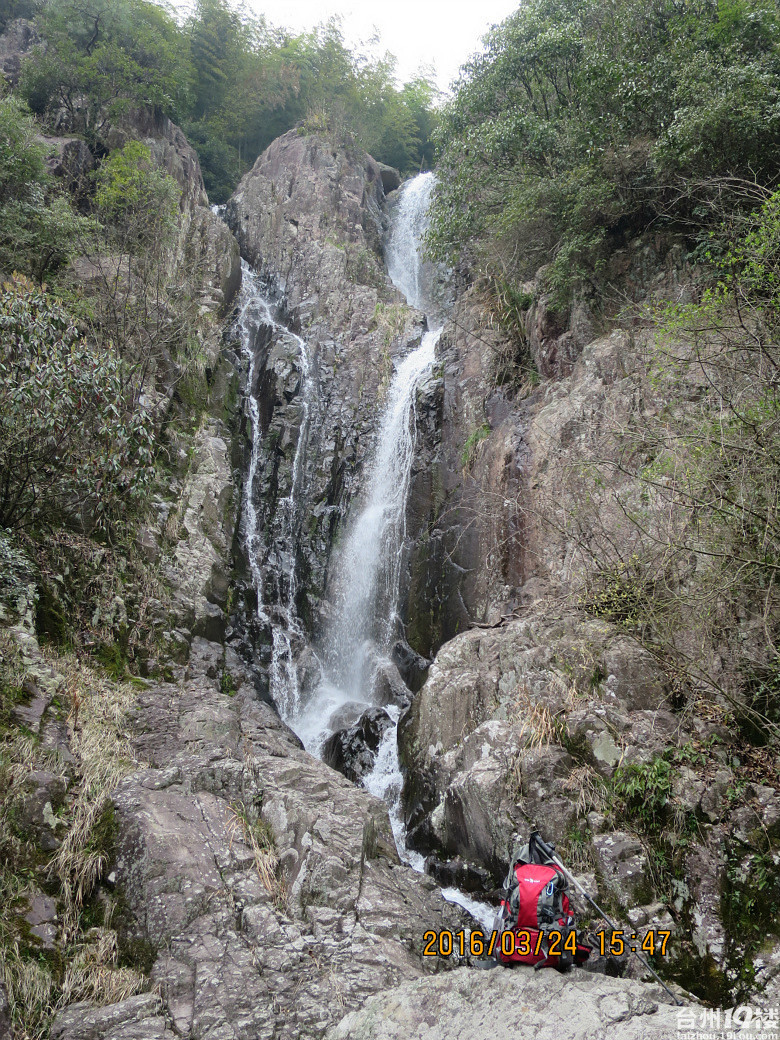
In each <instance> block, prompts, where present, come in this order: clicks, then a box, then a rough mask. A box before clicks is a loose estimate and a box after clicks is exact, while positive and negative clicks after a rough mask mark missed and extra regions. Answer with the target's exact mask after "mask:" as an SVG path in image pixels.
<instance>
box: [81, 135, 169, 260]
mask: <svg viewBox="0 0 780 1040" xmlns="http://www.w3.org/2000/svg"><path fill="white" fill-rule="evenodd" d="M96 181H97V188H96V191H95V207H96V209H97V212H98V214H99V215H100V219H101V221H102V223H103V225H104V227H105V228H106V231H107V233H108V236H109V240H110V242H111V244H113V245H114V246H115V247H116V248H118V249H120V250H121V251H122V252H129V253H133V254H135V255H139V254H144V253H146V254H148V253H150V252H159V250H160V249H162V248H164V247H165V246H166V245H167V244H168V243H169V242H170V240H171V238H172V237H173V234H174V233H175V231H176V229H177V227H178V223H177V217H178V212H179V210H178V204H179V198H180V196H181V190H180V188H179V186H178V184H177V183H176V181H175V180H174V179H173V177H171V176H170V175H169V174H167V173H166V172H165V171H164V170H162V169H160V167H159V166H157V165H156V163H155V162H154V160H153V159H152V153H151V151H150V150H149V148H148V147H147V145H145V144H142V143H141V142H140V141H129V142H128V143H127V144H126V145H125V146H124V147H123V148H118V149H116V150H115V151H113V152H112V153H111V154H110V155H109V156H108V158H107V159H105V160H104V161H103V163H101V165H100V168H99V170H98V172H97V177H96Z"/></svg>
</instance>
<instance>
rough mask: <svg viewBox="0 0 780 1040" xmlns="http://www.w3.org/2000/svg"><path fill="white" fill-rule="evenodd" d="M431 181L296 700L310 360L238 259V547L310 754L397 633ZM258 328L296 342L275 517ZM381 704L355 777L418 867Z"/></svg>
mask: <svg viewBox="0 0 780 1040" xmlns="http://www.w3.org/2000/svg"><path fill="white" fill-rule="evenodd" d="M434 184H435V179H434V175H433V174H432V173H425V174H421V175H420V176H419V177H416V178H415V179H414V180H412V181H410V182H408V183H407V184H405V185H404V186H403V187H402V188H401V190H400V193H399V194H400V199H399V201H398V203H397V205H396V209H395V213H394V219H393V223H392V229H391V234H390V238H389V241H388V244H387V250H386V255H387V267H388V273H389V275H390V277H391V279H392V281H393V283H394V284H395V285H396V287H397V288H398V289H399V290H400V291H401V292H402V293H403V294H404V295H405V296H406V299H407V301H408V302H409V304H410V305H412V306H414V307H416V308H417V309H419V310H422V311H423V312H424V313H425V315H426V318H427V320H428V324H429V331H427V332H426V333H425V334H424V335H423V337H422V339H421V342H420V344H419V346H417V347H416V348H415V349H414V350H412V351H411V352H410V353H409V354H408V355H407V356H406V357H405V358H403V359H402V360H401V361H400V363H398V364H397V367H396V369H395V372H394V374H393V377H392V380H391V382H390V386H389V388H388V390H387V394H386V396H385V400H384V403H383V408H382V413H381V416H380V420H379V423H378V428H377V436H376V447H375V449H374V452H373V456H372V458H371V461H370V464H369V465H368V467H367V471H366V473H367V475H366V480H365V484H364V489H363V493H362V495H361V496H360V497H359V499H358V500H357V502H356V503H355V507H354V508H353V510H352V511H351V515H350V516H349V518H348V521H347V524H346V528H345V536H344V539H343V542H342V545H341V547H340V548H339V550H338V551H337V553H336V554H335V565H334V573H333V576H332V580H331V582H330V595H331V601H332V604H333V611H332V620H331V622H330V624H329V626H328V629H327V632H326V634H325V637H324V639H323V641H322V645H321V646H320V647H318V652H317V655H316V656H317V658H318V660H319V662H320V664H321V666H322V677H321V680H320V682H319V684H318V685H317V687H316V689H314V691H313V692H312V693H311V695H310V696H309V697H308V699H307V700H305V701H302V699H301V691H300V687H299V681H298V675H297V668H296V656H297V654H298V652H299V650H300V649H301V648H303V647H304V646H305V642H306V641H305V635H304V631H303V626H302V625H301V623H300V621H299V619H298V615H297V611H296V606H295V596H296V588H297V574H296V545H297V540H298V538H299V536H300V532H301V524H302V514H303V513H304V512H305V500H306V495H305V490H306V471H307V452H308V451H309V448H310V433H311V430H312V428H313V424H316V423H317V421H318V419H319V417H320V411H319V410H320V408H321V404H320V400H319V396H318V392H319V391H318V380H317V373H316V365H315V364H314V361H313V359H312V357H311V355H310V351H309V348H308V346H307V344H306V342H305V340H303V339H302V338H301V337H300V336H296V335H294V334H293V333H291V332H290V331H289V330H287V329H286V328H284V326H283V325H281V324H280V323H279V322H277V321H276V320H275V318H274V316H273V305H272V304H271V302H270V301H269V300H268V298H267V297H266V296H265V295H264V293H263V290H262V286H261V285H260V283H259V281H258V279H257V276H256V275H255V274H254V273H253V272H252V271H251V269H250V268H248V267H247V266H246V265H245V267H244V283H243V289H242V295H241V298H240V301H239V306H240V310H239V317H238V319H237V323H236V328H237V331H238V334H239V336H240V339H241V343H242V350H243V353H244V356H245V359H246V361H247V364H248V373H247V395H246V396H247V400H248V402H249V418H250V422H251V427H252V451H251V456H250V460H249V466H248V472H247V480H246V490H245V496H244V508H243V518H244V532H243V534H244V545H245V548H246V552H247V556H248V559H249V564H250V568H251V573H252V580H253V584H254V586H255V589H256V591H257V619H258V621H259V622H260V624H261V626H262V627H263V628H264V629H266V630H269V631H270V633H271V639H272V646H271V656H270V665H269V675H270V692H271V695H272V696H273V699H274V702H275V703H276V705H277V707H278V708H279V711H280V713H281V715H282V717H283V718H284V719H285V721H286V722H287V723H288V724H289V725H290V726H291V727H292V728H293V729H294V730H295V731H296V733H297V734H298V736H299V737H300V738H301V740H302V741H303V742H304V745H305V746H306V748H307V749H308V750H309V751H311V752H313V753H315V754H316V753H318V752H319V751H320V749H321V747H322V744H323V742H324V740H325V739H326V738H327V736H329V734H330V733H331V732H333V731H334V730H335V729H337V728H342V727H343V726H344V725H349V724H350V721H354V720H356V719H357V718H358V717H359V716H360V715H361V714H362V712H363V711H364V710H365V709H366V708H368V707H370V706H372V705H373V704H374V691H373V684H374V678H375V675H376V673H377V669H378V667H379V666H380V665H381V664H382V662H387V663H389V660H388V659H389V653H390V649H391V647H392V644H393V642H394V640H395V639H397V638H398V636H399V634H400V631H401V629H400V618H399V612H398V608H399V599H400V596H401V592H402V588H401V583H402V571H403V554H404V548H405V542H406V537H407V531H406V507H407V499H408V494H409V488H410V483H411V477H412V464H413V461H414V455H415V448H416V426H417V423H416V402H417V396H418V391H419V389H420V387H421V385H422V383H423V382H424V380H425V379H426V377H427V376H428V374H429V372H430V370H431V367H432V365H433V362H434V359H435V353H436V345H437V343H438V340H439V337H440V335H441V326H442V322H443V313H442V310H441V306H440V303H439V301H438V300H437V298H436V297H437V284H436V283H437V278H436V274H437V272H436V270H435V268H434V267H433V265H431V264H429V263H426V262H424V261H423V258H422V249H421V241H422V236H423V234H424V232H425V228H426V222H427V213H428V208H429V205H430V199H431V193H432V191H433V188H434ZM431 326H433V327H431ZM262 336H265V337H267V340H268V341H270V342H275V341H277V340H282V341H283V340H285V339H286V340H289V341H291V344H292V346H293V347H294V348H295V349H294V352H295V354H296V358H297V363H296V366H295V367H296V369H297V372H298V373H299V376H300V386H299V387H298V391H297V394H295V395H294V396H295V400H296V402H297V406H298V407H299V408H300V424H299V426H298V434H297V441H296V445H295V453H294V457H293V461H292V467H291V472H290V478H289V492H288V494H287V495H286V496H284V497H282V498H281V499H279V500H278V501H277V504H276V509H275V511H274V513H273V516H270V517H268V516H264V517H262V518H261V517H260V515H259V513H258V508H257V501H258V498H259V497H260V496H259V494H258V488H257V483H258V479H259V477H260V475H261V471H262V469H263V466H264V464H268V459H267V458H266V457H265V456H264V455H263V448H262V444H263V430H262V424H261V416H260V407H259V404H258V400H257V397H256V396H255V392H254V391H255V383H256V375H257V365H258V358H259V356H260V351H259V350H258V349H257V345H258V339H260V337H262ZM269 583H270V584H272V585H273V588H269V587H268V586H269ZM343 709H347V716H346V717H348V718H349V720H350V721H347V722H345V721H344V718H345V714H344V710H343ZM385 711H386V712H387V714H388V715H389V716H390V719H391V722H392V725H390V726H389V727H388V728H387V729H386V730H385V731H384V734H383V736H382V739H381V743H380V745H379V748H378V750H377V753H376V756H375V760H374V767H373V770H372V771H371V773H370V774H368V775H367V776H365V777H364V778H363V785H364V787H366V788H367V790H369V791H370V792H371V793H372V794H374V795H376V796H377V797H379V798H381V799H383V800H384V801H385V803H386V804H387V807H388V812H389V816H390V822H391V825H392V829H393V835H394V837H395V840H396V844H397V846H398V851H399V854H400V855H401V857H402V859H403V860H404V861H405V862H406V863H407V864H409V865H410V866H412V867H414V869H416V870H418V871H422V870H424V865H425V861H424V857H423V856H421V855H419V854H417V853H415V852H412V851H411V850H410V849H408V848H407V847H406V829H405V826H404V822H403V816H402V811H401V788H402V784H403V778H402V775H401V770H400V765H399V761H398V733H397V725H398V719H399V716H400V713H401V709H400V708H398V707H397V706H393V705H388V706H386V707H385ZM339 716H340V718H339ZM443 895H444V896H445V898H447V899H449V900H451V901H453V902H458V903H460V904H461V905H462V906H464V907H465V908H466V909H467V910H468V911H469V912H470V913H471V914H472V915H473V916H475V917H476V918H477V919H478V920H480V921H481V922H482V923H483V925H484V926H485V927H490V926H491V923H492V917H493V911H492V910H489V909H487V908H486V907H485V906H484V904H480V903H477V902H475V901H474V900H471V899H469V897H468V896H465V895H464V894H463V893H462V892H459V891H458V890H457V889H445V890H443Z"/></svg>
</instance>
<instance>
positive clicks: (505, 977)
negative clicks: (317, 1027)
mask: <svg viewBox="0 0 780 1040" xmlns="http://www.w3.org/2000/svg"><path fill="white" fill-rule="evenodd" d="M669 1000H670V998H669V997H668V996H667V995H666V994H665V993H664V992H663V990H661V989H660V987H658V986H648V985H644V984H642V983H637V982H631V981H629V980H628V979H613V978H608V977H607V976H605V975H593V974H590V973H588V972H582V971H574V972H573V973H572V974H569V975H560V974H559V973H558V972H557V971H552V970H547V971H532V970H531V969H530V968H517V969H515V970H512V969H503V968H502V969H497V970H495V971H475V970H473V969H469V968H459V969H458V970H457V971H451V972H448V973H447V974H446V975H440V976H437V977H435V978H428V979H421V980H419V981H414V982H407V983H404V984H403V985H401V986H399V987H398V988H397V989H394V990H392V991H391V992H389V993H382V994H379V995H378V996H375V997H372V998H371V999H370V1000H368V1001H367V1002H366V1004H365V1006H364V1007H363V1008H361V1009H360V1010H359V1011H353V1012H352V1013H351V1014H349V1015H347V1016H346V1017H345V1018H343V1019H342V1020H341V1022H340V1023H339V1024H338V1025H337V1026H335V1027H334V1028H332V1029H330V1030H329V1031H328V1033H326V1040H408V1038H409V1037H425V1040H450V1038H451V1037H462V1038H463V1040H466V1038H468V1040H517V1038H519V1037H534V1038H535V1040H602V1038H603V1037H607V1036H608V1037H609V1038H610V1040H670V1038H671V1037H675V1036H677V1035H678V1030H677V1022H678V1015H680V1014H682V1013H683V1012H685V1013H688V1014H690V1010H692V1009H690V1010H689V1009H687V1008H686V1009H681V1008H676V1007H674V1006H673V1005H672V1004H670V1003H669ZM680 1035H681V1036H682V1035H684V1033H680ZM711 1035H712V1036H713V1037H721V1036H725V1033H722V1032H720V1031H719V1030H713V1031H712V1033H711Z"/></svg>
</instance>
